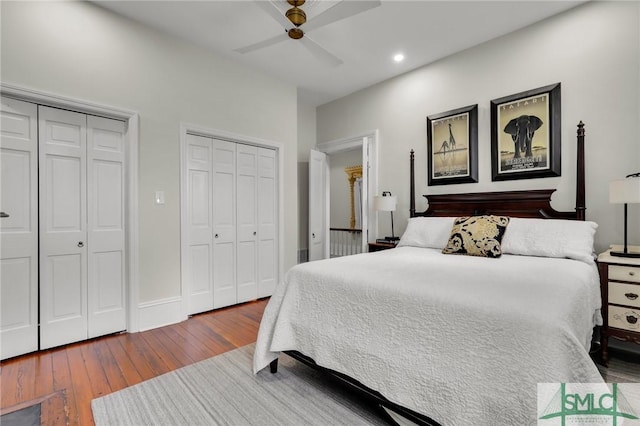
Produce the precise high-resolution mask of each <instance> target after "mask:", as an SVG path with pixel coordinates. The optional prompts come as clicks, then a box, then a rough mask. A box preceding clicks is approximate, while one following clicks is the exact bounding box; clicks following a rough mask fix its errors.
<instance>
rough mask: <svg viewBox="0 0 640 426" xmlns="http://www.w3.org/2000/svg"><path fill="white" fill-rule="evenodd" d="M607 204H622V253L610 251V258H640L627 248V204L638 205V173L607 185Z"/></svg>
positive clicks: (639, 176)
mask: <svg viewBox="0 0 640 426" xmlns="http://www.w3.org/2000/svg"><path fill="white" fill-rule="evenodd" d="M609 202H610V203H613V204H624V248H623V251H611V255H612V256H618V257H640V253H633V252H630V251H629V249H628V246H627V204H630V203H640V173H634V174H630V175H628V176H627V177H626V178H625V179H617V180H614V181H611V182H610V184H609Z"/></svg>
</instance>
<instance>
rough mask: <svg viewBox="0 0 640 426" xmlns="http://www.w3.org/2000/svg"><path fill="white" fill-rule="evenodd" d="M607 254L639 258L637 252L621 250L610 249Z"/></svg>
mask: <svg viewBox="0 0 640 426" xmlns="http://www.w3.org/2000/svg"><path fill="white" fill-rule="evenodd" d="M609 254H610V255H611V256H615V257H633V258H640V253H638V252H631V251H629V252H626V253H625V252H623V251H610V252H609Z"/></svg>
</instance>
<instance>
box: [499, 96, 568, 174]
mask: <svg viewBox="0 0 640 426" xmlns="http://www.w3.org/2000/svg"><path fill="white" fill-rule="evenodd" d="M560 137H561V131H560V83H555V84H551V85H549V86H545V87H540V88H537V89H532V90H528V91H526V92H521V93H516V94H515V95H511V96H505V97H503V98H500V99H494V100H492V101H491V180H492V181H501V180H511V179H531V178H543V177H553V176H560Z"/></svg>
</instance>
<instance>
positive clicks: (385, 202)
mask: <svg viewBox="0 0 640 426" xmlns="http://www.w3.org/2000/svg"><path fill="white" fill-rule="evenodd" d="M373 203H374V204H373V205H374V208H375V209H376V210H377V211H382V212H391V236H390V237H384V239H385V240H387V241H398V240H399V239H400V238H399V237H396V235H395V233H394V231H393V212H394V211H395V209H396V204H398V197H396V196H395V195H391V192H389V191H384V192H383V193H382V196H380V195H376V196H375V197H374V199H373Z"/></svg>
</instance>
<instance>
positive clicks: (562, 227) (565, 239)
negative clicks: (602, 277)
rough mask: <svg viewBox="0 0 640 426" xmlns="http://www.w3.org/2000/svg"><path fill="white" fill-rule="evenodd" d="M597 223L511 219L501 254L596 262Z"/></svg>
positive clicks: (503, 240)
mask: <svg viewBox="0 0 640 426" xmlns="http://www.w3.org/2000/svg"><path fill="white" fill-rule="evenodd" d="M596 228H598V224H597V223H595V222H584V221H580V220H562V219H524V218H517V217H512V218H511V220H510V221H509V226H507V230H506V231H505V233H504V237H503V238H502V253H503V254H519V255H525V256H542V257H561V258H569V259H575V260H581V261H583V262H588V263H590V262H593V260H594V259H595V255H594V250H593V239H594V236H595V234H596Z"/></svg>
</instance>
